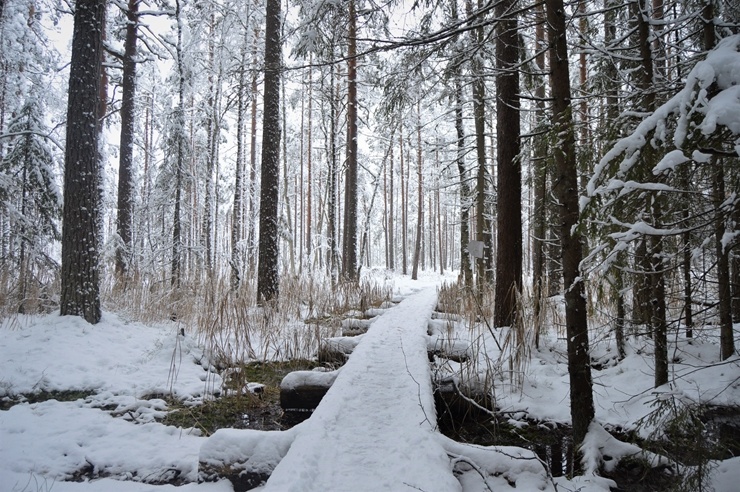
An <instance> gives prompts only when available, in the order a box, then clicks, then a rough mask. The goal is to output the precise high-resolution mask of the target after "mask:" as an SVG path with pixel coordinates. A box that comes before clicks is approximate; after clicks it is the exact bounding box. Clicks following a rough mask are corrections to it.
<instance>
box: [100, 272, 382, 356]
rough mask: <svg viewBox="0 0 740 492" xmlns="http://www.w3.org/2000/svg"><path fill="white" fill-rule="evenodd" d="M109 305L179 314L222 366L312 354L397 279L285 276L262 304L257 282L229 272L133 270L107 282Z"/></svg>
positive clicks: (154, 318)
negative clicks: (194, 274)
mask: <svg viewBox="0 0 740 492" xmlns="http://www.w3.org/2000/svg"><path fill="white" fill-rule="evenodd" d="M104 294H105V299H106V309H109V310H111V311H115V312H117V313H120V314H122V315H124V316H127V317H129V318H131V319H136V320H139V321H142V322H145V323H152V322H161V321H164V320H168V319H169V320H172V321H177V323H178V330H179V329H180V328H182V329H184V330H185V331H187V332H189V333H193V334H194V336H197V337H198V338H199V339H200V343H201V344H202V346H203V347H204V348H205V349H206V351H207V352H208V354H209V359H210V360H211V362H212V363H213V364H214V365H215V366H216V367H217V368H219V369H222V368H226V367H232V366H234V365H237V364H239V363H242V362H246V361H252V360H259V361H266V360H292V359H309V358H312V357H315V356H316V353H317V352H318V348H319V343H320V341H321V339H323V338H326V337H332V336H336V335H338V334H339V331H340V321H341V318H342V317H343V316H344V314H345V313H346V312H347V311H349V310H350V309H360V310H365V309H367V308H369V307H377V306H379V305H380V304H381V303H382V302H383V301H385V300H388V299H390V297H391V294H392V287H391V286H389V285H387V284H383V283H380V282H378V281H372V280H363V281H361V282H359V283H339V284H338V285H336V286H334V287H332V285H331V282H330V281H329V279H328V278H327V279H322V278H321V277H318V276H309V275H305V276H300V277H298V276H284V277H283V278H282V279H281V282H280V295H279V296H278V299H277V301H275V302H273V303H268V304H267V305H263V306H257V303H256V289H255V284H254V282H244V283H243V284H242V285H241V286H240V288H239V289H238V290H232V289H231V288H230V284H229V279H228V277H226V276H220V277H215V276H214V277H213V278H201V279H196V280H190V281H187V282H183V284H182V285H181V287H180V288H179V289H172V288H170V286H169V284H168V282H166V281H165V280H164V279H154V278H151V277H147V276H141V275H137V274H132V275H131V276H130V277H129V279H128V280H127V281H126V282H125V283H123V282H118V283H115V284H111V285H109V286H107V288H106V290H105V292H104Z"/></svg>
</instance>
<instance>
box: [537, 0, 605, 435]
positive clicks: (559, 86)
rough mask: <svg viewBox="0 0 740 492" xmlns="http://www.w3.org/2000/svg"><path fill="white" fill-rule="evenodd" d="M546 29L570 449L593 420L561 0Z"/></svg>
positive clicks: (549, 0) (552, 5)
mask: <svg viewBox="0 0 740 492" xmlns="http://www.w3.org/2000/svg"><path fill="white" fill-rule="evenodd" d="M545 8H546V12H547V21H548V26H549V39H550V43H551V45H550V46H551V48H550V70H551V72H550V77H551V86H552V97H553V113H554V114H553V124H554V126H555V134H556V135H559V136H560V139H561V145H560V146H558V147H557V148H553V149H552V151H553V154H554V155H553V157H554V160H555V163H556V166H557V179H556V180H555V187H554V190H553V191H554V194H555V198H556V199H557V200H558V203H559V205H560V224H559V226H560V227H559V231H560V247H561V251H562V262H563V280H564V283H565V286H564V287H565V322H566V332H567V333H566V334H567V346H568V374H569V376H570V412H571V418H572V421H573V443H574V447H575V449H578V446H580V444H581V443H582V442H583V439H584V438H585V436H586V433H587V432H588V427H589V425H590V424H591V421H592V420H593V418H594V402H593V393H592V382H591V364H590V362H591V361H590V357H589V341H588V321H587V317H586V314H587V313H586V297H585V289H584V285H583V279H582V278H581V276H580V270H579V268H580V263H581V255H582V238H581V236H580V233H579V232H578V230H577V229H575V228H574V227H573V226H574V225H576V224H577V223H578V219H579V209H578V182H577V171H578V170H577V163H576V155H575V134H574V129H573V110H572V107H571V102H570V101H571V94H570V78H569V70H568V47H567V40H566V27H565V8H564V6H563V1H562V0H546V2H545Z"/></svg>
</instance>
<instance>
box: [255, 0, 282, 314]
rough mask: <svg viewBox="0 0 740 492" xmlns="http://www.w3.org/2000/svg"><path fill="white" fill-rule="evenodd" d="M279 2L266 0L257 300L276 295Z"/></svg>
mask: <svg viewBox="0 0 740 492" xmlns="http://www.w3.org/2000/svg"><path fill="white" fill-rule="evenodd" d="M280 3H281V0H268V1H267V9H266V18H265V85H264V93H263V97H264V117H263V122H262V165H261V169H260V179H261V190H260V226H259V227H260V229H259V265H258V267H257V301H258V302H265V301H271V300H273V299H275V298H277V296H278V287H279V285H278V284H279V277H278V253H279V244H278V199H279V186H280V138H281V135H280V74H281V44H280V19H281V14H280Z"/></svg>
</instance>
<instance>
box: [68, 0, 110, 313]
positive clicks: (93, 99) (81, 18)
mask: <svg viewBox="0 0 740 492" xmlns="http://www.w3.org/2000/svg"><path fill="white" fill-rule="evenodd" d="M105 4H106V2H105V1H104V0H78V1H77V2H76V4H75V19H74V34H73V38H72V62H71V65H70V75H69V100H68V104H67V137H66V146H65V148H66V151H65V159H64V210H63V215H62V217H63V218H62V221H63V224H62V272H61V282H62V285H61V299H60V312H61V314H62V315H76V316H82V317H83V318H85V320H87V321H88V322H89V323H93V324H95V323H97V322H98V321H100V317H101V310H100V285H99V283H100V278H99V265H98V261H99V257H98V255H99V243H98V240H99V235H98V212H99V209H100V203H99V200H100V194H99V193H100V192H99V186H98V184H99V183H98V167H99V166H98V97H99V94H100V84H101V77H100V75H101V70H102V51H103V43H102V35H103V32H102V26H103V19H104V17H105Z"/></svg>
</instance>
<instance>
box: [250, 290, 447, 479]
mask: <svg viewBox="0 0 740 492" xmlns="http://www.w3.org/2000/svg"><path fill="white" fill-rule="evenodd" d="M436 303H437V293H436V289H434V288H427V289H424V290H422V291H420V292H417V293H416V294H413V295H412V296H410V297H408V298H407V299H405V300H404V301H403V302H401V303H400V304H399V305H398V306H396V307H394V308H392V309H390V310H388V311H387V312H386V313H384V314H383V315H381V316H380V317H379V318H378V319H377V320H376V321H375V322H374V323H373V324H372V326H371V327H370V329H369V331H368V332H367V334H366V335H365V336H364V339H363V340H362V341H361V342H360V344H359V345H358V346H357V348H356V349H355V351H354V352H353V354H352V355H351V357H350V358H349V361H348V362H347V364H346V365H345V366H344V367H343V368H342V370H341V371H340V373H339V375H338V376H337V379H336V381H335V382H334V384H333V385H332V387H331V388H330V389H329V391H328V393H327V394H326V396H325V397H324V399H323V400H322V401H321V404H320V405H319V406H318V408H317V409H316V410H315V411H314V413H313V415H312V416H311V418H309V419H308V420H307V421H305V422H303V423H302V424H300V425H299V426H298V427H296V428H294V429H292V430H294V431H295V432H296V437H295V440H294V441H293V443H292V445H291V446H290V449H289V450H288V452H287V455H286V456H285V457H284V458H283V459H282V460H281V461H280V463H279V464H278V465H277V467H276V468H275V469H274V471H273V472H272V475H271V477H270V479H269V480H268V481H267V483H266V485H265V486H264V488H263V489H262V490H264V491H270V492H277V491H279V492H290V491H295V492H298V491H300V492H312V491H316V492H332V491H336V492H340V491H346V490H352V491H358V492H359V491H368V492H370V491H372V492H377V491H382V490H392V491H403V490H409V491H412V490H424V491H426V492H435V491H439V492H454V491H457V490H460V487H461V486H460V483H459V482H458V480H457V479H456V478H455V477H454V475H453V474H452V470H451V465H450V459H449V457H448V456H447V453H446V452H445V450H444V449H443V447H442V444H441V443H440V440H439V439H438V438H437V437H435V433H436V431H435V429H434V427H435V424H436V420H437V418H436V410H435V407H434V398H433V395H432V377H431V373H430V367H429V359H428V355H427V340H428V337H427V326H428V323H429V320H430V318H431V313H432V311H433V310H434V308H435V307H436Z"/></svg>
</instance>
